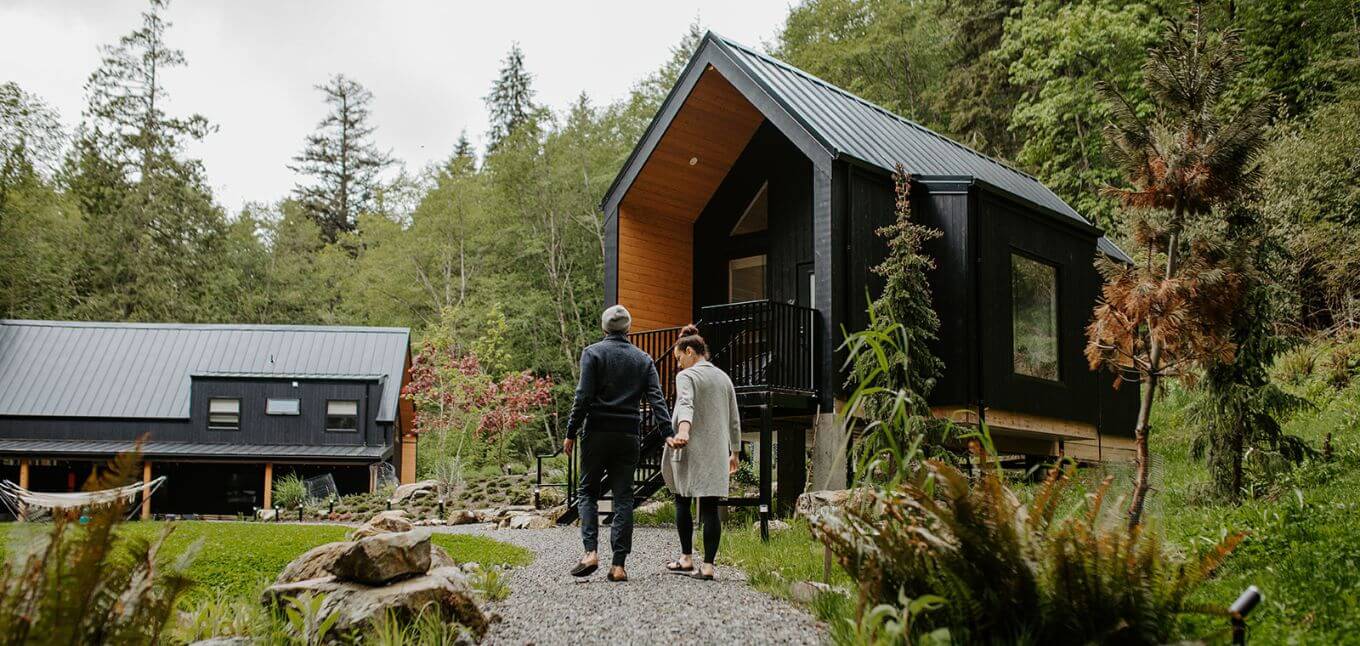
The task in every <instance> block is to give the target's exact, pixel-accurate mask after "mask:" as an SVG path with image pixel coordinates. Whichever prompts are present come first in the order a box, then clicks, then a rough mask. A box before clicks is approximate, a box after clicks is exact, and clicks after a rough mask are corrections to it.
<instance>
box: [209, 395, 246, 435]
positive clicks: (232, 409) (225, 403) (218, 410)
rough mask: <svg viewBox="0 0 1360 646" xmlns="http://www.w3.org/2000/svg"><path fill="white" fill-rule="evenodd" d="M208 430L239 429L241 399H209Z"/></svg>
mask: <svg viewBox="0 0 1360 646" xmlns="http://www.w3.org/2000/svg"><path fill="white" fill-rule="evenodd" d="M208 430H210V431H239V430H241V400H239V399H218V398H213V399H209V400H208Z"/></svg>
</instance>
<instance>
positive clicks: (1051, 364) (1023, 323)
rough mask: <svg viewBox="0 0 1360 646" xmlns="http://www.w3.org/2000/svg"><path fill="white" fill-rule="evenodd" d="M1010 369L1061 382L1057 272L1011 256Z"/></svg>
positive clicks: (1017, 255) (1044, 265)
mask: <svg viewBox="0 0 1360 646" xmlns="http://www.w3.org/2000/svg"><path fill="white" fill-rule="evenodd" d="M1011 339H1012V341H1011V343H1012V355H1011V356H1012V358H1011V369H1012V370H1014V371H1015V373H1016V374H1021V375H1027V376H1030V377H1038V378H1039V379H1049V380H1052V381H1057V380H1058V268H1057V267H1054V266H1053V265H1049V264H1047V263H1043V262H1040V261H1038V260H1033V259H1031V258H1027V257H1025V256H1021V255H1019V254H1011Z"/></svg>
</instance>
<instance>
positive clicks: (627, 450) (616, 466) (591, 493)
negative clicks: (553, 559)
mask: <svg viewBox="0 0 1360 646" xmlns="http://www.w3.org/2000/svg"><path fill="white" fill-rule="evenodd" d="M637 464H638V436H637V434H636V433H605V432H599V431H590V430H589V429H587V430H586V432H585V433H584V434H582V436H581V487H580V494H579V495H578V502H577V503H576V505H577V507H576V508H577V510H578V511H579V512H580V515H581V542H582V543H583V544H584V545H585V548H586V551H587V552H594V551H595V550H596V548H597V546H598V544H599V533H600V511H599V504H598V501H599V499H600V494H601V492H602V490H603V489H604V484H605V481H606V480H608V482H609V492H610V495H611V496H612V497H613V503H614V524H613V525H611V526H610V528H609V545H610V547H611V548H612V549H613V550H614V565H620V566H621V565H623V562H624V561H625V560H627V559H628V553H629V552H631V551H632V549H633V470H634V469H636V468H637Z"/></svg>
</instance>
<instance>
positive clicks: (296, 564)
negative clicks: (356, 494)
mask: <svg viewBox="0 0 1360 646" xmlns="http://www.w3.org/2000/svg"><path fill="white" fill-rule="evenodd" d="M353 546H354V541H338V542H335V543H326V544H324V545H318V546H316V547H313V548H312V549H310V550H307V551H306V552H303V553H302V555H301V556H299V557H297V558H295V559H293V562H292V563H289V564H288V565H287V566H285V567H284V568H283V571H282V572H280V573H279V576H278V578H277V579H274V583H276V584H277V583H294V582H297V581H306V580H307V579H316V578H319V577H323V576H328V575H330V573H331V565H332V564H333V563H335V561H336V559H338V558H340V555H341V554H344V553H345V552H347V551H349V549H350V548H351V547H353ZM453 565H458V562H457V561H455V560H453V557H452V556H449V553H448V551H446V550H445V549H444V548H442V547H440V546H438V545H435V544H434V543H431V544H430V568H431V569H434V568H440V567H449V566H453Z"/></svg>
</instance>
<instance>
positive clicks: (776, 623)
mask: <svg viewBox="0 0 1360 646" xmlns="http://www.w3.org/2000/svg"><path fill="white" fill-rule="evenodd" d="M600 530H601V532H600V533H601V541H600V543H601V548H602V550H608V545H609V539H608V534H609V528H608V527H601V528H600ZM445 531H450V532H456V533H470V534H481V535H484V536H488V537H490V538H494V539H496V540H499V541H504V542H507V543H513V544H515V545H519V546H522V547H525V548H527V549H529V550H531V551H533V552H534V554H535V558H534V562H533V563H531V564H529V565H527V566H524V567H520V568H515V569H514V570H511V572H510V576H509V582H510V589H511V594H510V597H509V598H507V599H506V600H504V601H501V602H499V603H496V604H494V605H493V607H492V610H493V611H494V612H496V613H497V614H499V615H500V616H501V621H500V622H497V623H496V624H494V625H493V626H492V628H491V632H490V633H489V634H488V635H487V643H489V644H573V645H574V644H605V643H608V644H744V645H754V644H816V643H821V642H823V641H825V627H824V626H822V625H820V624H818V623H817V622H816V621H815V620H814V619H813V618H812V617H811V616H809V615H808V614H807V613H806V612H803V611H802V610H799V609H797V608H795V607H793V606H791V605H789V604H788V603H786V602H784V601H782V600H778V599H774V598H772V597H770V596H769V595H767V594H764V593H762V592H758V591H756V590H754V589H752V588H751V587H750V586H748V585H746V582H745V577H744V576H742V573H741V571H739V570H737V569H736V568H731V567H723V566H722V555H721V553H719V559H718V560H719V565H718V579H719V580H716V581H696V580H692V579H688V578H686V577H683V576H677V575H675V574H669V573H667V572H665V563H666V562H667V561H668V560H670V559H671V558H674V556H675V554H676V551H677V539H676V538H675V534H674V531H673V530H670V529H665V528H658V527H638V528H635V529H634V530H633V552H632V554H631V555H629V557H628V577H629V580H628V581H627V582H624V583H611V582H609V581H606V580H605V578H604V575H605V572H606V571H607V570H608V567H606V566H607V565H608V563H609V552H608V551H602V552H601V553H600V561H601V567H600V569H599V570H598V571H597V572H596V573H595V574H594V575H592V576H590V577H588V578H586V579H584V580H580V579H575V578H573V577H572V576H570V575H568V574H567V571H568V570H569V569H571V566H572V565H573V564H574V563H575V562H576V561H577V559H579V558H580V557H581V540H580V534H579V530H578V529H577V528H575V527H554V528H551V529H542V530H529V529H521V530H510V529H506V530H490V529H488V528H486V527H484V526H480V525H473V526H461V527H451V528H446V529H445Z"/></svg>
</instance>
